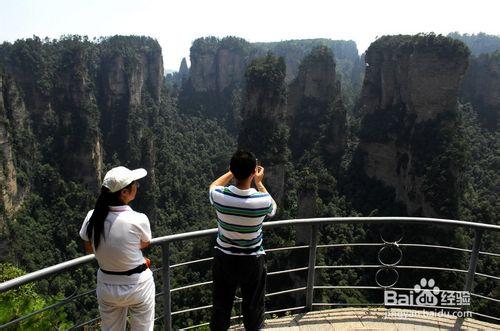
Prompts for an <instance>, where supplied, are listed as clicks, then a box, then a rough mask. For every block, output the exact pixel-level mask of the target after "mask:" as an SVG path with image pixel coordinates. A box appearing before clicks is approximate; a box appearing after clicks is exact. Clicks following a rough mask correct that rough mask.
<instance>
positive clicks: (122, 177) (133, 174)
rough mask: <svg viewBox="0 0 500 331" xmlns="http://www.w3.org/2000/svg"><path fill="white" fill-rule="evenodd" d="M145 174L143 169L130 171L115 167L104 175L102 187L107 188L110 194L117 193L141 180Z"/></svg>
mask: <svg viewBox="0 0 500 331" xmlns="http://www.w3.org/2000/svg"><path fill="white" fill-rule="evenodd" d="M147 174H148V172H147V171H146V169H143V168H139V169H135V170H130V169H128V168H125V167H116V168H113V169H111V170H110V171H108V172H107V173H106V176H104V180H103V182H102V186H105V187H107V188H108V189H109V190H110V191H111V192H117V191H119V190H121V189H122V188H124V187H127V185H129V184H130V183H132V182H133V181H134V180H138V179H141V178H143V177H145V176H146V175H147Z"/></svg>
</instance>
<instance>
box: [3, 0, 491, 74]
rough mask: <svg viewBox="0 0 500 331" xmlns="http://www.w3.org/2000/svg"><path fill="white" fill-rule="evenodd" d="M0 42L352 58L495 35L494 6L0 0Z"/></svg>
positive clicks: (434, 1)
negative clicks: (155, 44) (245, 48)
mask: <svg viewBox="0 0 500 331" xmlns="http://www.w3.org/2000/svg"><path fill="white" fill-rule="evenodd" d="M0 8H1V9H0V41H14V40H16V39H19V38H28V37H31V36H33V35H37V36H39V37H42V38H43V37H46V36H48V37H50V38H58V37H60V36H61V35H63V34H80V35H87V36H89V37H91V38H92V37H99V36H109V35H115V34H122V35H130V34H134V35H147V36H151V37H153V38H156V39H157V40H158V41H159V43H160V45H161V46H162V49H163V56H164V61H165V68H166V69H178V68H179V64H180V61H181V59H182V57H188V61H189V47H190V46H191V43H192V41H193V40H194V39H196V38H198V37H202V36H208V35H213V36H217V37H224V36H227V35H233V36H238V37H242V38H245V39H246V40H248V41H250V42H256V41H279V40H288V39H307V38H330V39H346V40H349V39H352V40H354V41H356V43H357V45H358V50H359V51H360V53H362V52H363V51H365V50H366V48H367V47H368V46H369V45H370V43H371V42H372V41H373V40H374V39H375V38H376V37H377V36H382V35H384V34H398V33H403V34H415V33H419V32H431V31H432V32H436V33H443V34H447V33H448V32H452V31H458V32H461V33H478V32H486V33H489V34H495V35H500V19H499V16H498V13H499V12H500V0H474V1H470V0H469V1H458V0H455V1H453V0H413V1H411V2H410V1H406V0H364V1H362V0H342V1H336V0H302V1H295V0H287V1H284V0H252V1H249V0H248V1H238V0H182V1H181V0H164V1H159V0H86V1H84V0H38V1H37V0H0Z"/></svg>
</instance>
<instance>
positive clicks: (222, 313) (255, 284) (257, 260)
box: [210, 249, 267, 331]
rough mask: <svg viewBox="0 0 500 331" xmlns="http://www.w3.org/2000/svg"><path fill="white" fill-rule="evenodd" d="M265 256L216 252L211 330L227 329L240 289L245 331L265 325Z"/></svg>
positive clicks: (213, 270) (220, 330)
mask: <svg viewBox="0 0 500 331" xmlns="http://www.w3.org/2000/svg"><path fill="white" fill-rule="evenodd" d="M265 259H266V257H265V255H259V256H238V255H229V254H224V253H223V252H221V251H219V250H218V249H215V252H214V263H213V269H212V274H213V288H212V297H213V310H212V319H211V321H210V329H211V330H216V331H222V330H224V331H225V330H227V329H228V328H229V322H230V317H231V310H232V308H233V301H234V296H235V293H236V289H237V288H238V286H240V287H241V294H242V299H243V302H242V309H243V324H244V325H245V330H247V331H253V330H259V329H260V328H261V327H262V324H263V323H264V293H265V290H266V274H267V270H266V260H265Z"/></svg>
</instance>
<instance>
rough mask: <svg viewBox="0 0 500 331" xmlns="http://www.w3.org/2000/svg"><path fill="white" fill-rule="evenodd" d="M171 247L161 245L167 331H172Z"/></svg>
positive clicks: (164, 244)
mask: <svg viewBox="0 0 500 331" xmlns="http://www.w3.org/2000/svg"><path fill="white" fill-rule="evenodd" d="M169 257H170V247H169V243H168V242H166V243H163V244H162V245H161V259H162V264H163V267H162V274H161V278H162V281H163V323H164V329H165V330H166V331H171V330H172V310H171V305H170V261H169Z"/></svg>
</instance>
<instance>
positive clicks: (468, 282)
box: [454, 228, 484, 330]
mask: <svg viewBox="0 0 500 331" xmlns="http://www.w3.org/2000/svg"><path fill="white" fill-rule="evenodd" d="M483 231H484V230H483V229H478V228H476V229H474V243H473V244H472V251H471V254H470V260H469V270H468V271H467V277H466V278H465V285H464V292H469V293H471V292H472V285H473V284H474V276H475V275H476V267H477V259H478V257H479V247H480V246H481V238H482V237H483ZM469 298H472V296H469ZM470 304H471V302H469V307H470ZM465 310H466V307H465V305H462V307H461V311H462V312H465ZM463 323H464V315H462V316H460V317H458V318H457V320H456V321H455V325H454V329H455V330H461V329H462V325H463Z"/></svg>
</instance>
